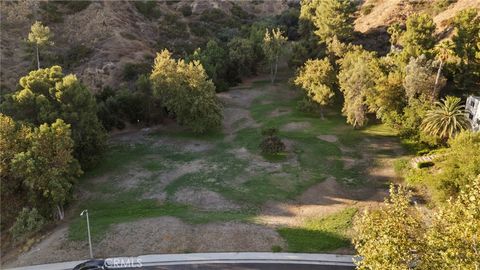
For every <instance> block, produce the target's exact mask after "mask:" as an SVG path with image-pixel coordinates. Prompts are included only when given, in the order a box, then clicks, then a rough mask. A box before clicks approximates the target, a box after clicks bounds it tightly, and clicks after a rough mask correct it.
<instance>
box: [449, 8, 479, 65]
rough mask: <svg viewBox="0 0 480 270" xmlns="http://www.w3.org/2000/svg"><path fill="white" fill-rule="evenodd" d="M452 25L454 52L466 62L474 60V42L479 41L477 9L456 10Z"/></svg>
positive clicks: (475, 50) (475, 51)
mask: <svg viewBox="0 0 480 270" xmlns="http://www.w3.org/2000/svg"><path fill="white" fill-rule="evenodd" d="M453 25H454V26H455V30H456V33H455V35H454V36H453V42H454V43H455V52H456V54H457V55H458V57H460V59H461V60H462V61H463V62H464V63H466V64H469V63H471V62H473V61H475V54H476V53H477V49H476V44H477V43H478V42H480V36H479V33H480V17H479V16H478V11H477V9H475V8H468V9H464V10H462V11H460V12H458V13H457V14H456V15H455V17H454V19H453Z"/></svg>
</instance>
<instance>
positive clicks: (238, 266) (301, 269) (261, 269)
mask: <svg viewBox="0 0 480 270" xmlns="http://www.w3.org/2000/svg"><path fill="white" fill-rule="evenodd" d="M115 269H121V270H139V269H142V270H220V269H228V270H354V269H355V267H354V266H334V265H314V264H280V263H232V264H223V263H219V264H189V265H169V266H149V267H142V268H115Z"/></svg>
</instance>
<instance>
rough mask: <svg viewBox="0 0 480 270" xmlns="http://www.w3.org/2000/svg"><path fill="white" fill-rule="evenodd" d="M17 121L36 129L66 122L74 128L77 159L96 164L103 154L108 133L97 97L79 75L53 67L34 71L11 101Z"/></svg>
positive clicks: (73, 134)
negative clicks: (101, 119) (26, 123)
mask: <svg viewBox="0 0 480 270" xmlns="http://www.w3.org/2000/svg"><path fill="white" fill-rule="evenodd" d="M10 102H11V103H12V104H11V107H12V110H13V115H14V116H15V118H16V119H19V120H23V121H27V122H29V123H32V124H33V125H35V126H38V125H41V124H43V123H49V124H50V123H53V122H55V121H56V120H57V119H63V120H64V121H65V122H66V123H68V124H70V125H71V128H72V138H73V140H74V141H75V157H76V158H77V159H78V160H79V161H80V163H81V164H82V166H89V165H93V164H94V162H95V161H96V160H97V159H98V157H99V155H100V154H101V153H102V151H103V149H104V146H105V140H106V134H105V130H104V129H103V127H102V125H101V124H100V121H99V120H98V117H97V114H96V113H97V108H96V103H95V99H94V97H93V95H92V94H91V93H90V91H89V90H88V89H87V88H86V87H85V86H84V85H83V84H81V83H80V81H78V79H77V77H76V76H75V75H67V76H64V74H63V73H62V68H61V67H59V66H53V67H51V68H44V69H38V70H34V71H31V72H30V73H29V74H28V75H27V76H24V77H22V78H21V79H20V90H18V91H16V92H14V93H13V95H12V98H11V100H10Z"/></svg>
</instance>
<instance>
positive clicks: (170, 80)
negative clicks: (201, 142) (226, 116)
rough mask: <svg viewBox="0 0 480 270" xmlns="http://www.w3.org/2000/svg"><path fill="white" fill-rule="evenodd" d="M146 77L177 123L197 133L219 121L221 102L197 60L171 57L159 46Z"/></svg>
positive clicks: (215, 124) (216, 124)
mask: <svg viewBox="0 0 480 270" xmlns="http://www.w3.org/2000/svg"><path fill="white" fill-rule="evenodd" d="M150 79H151V80H152V84H153V89H154V94H155V95H156V96H157V97H159V98H161V100H162V102H163V104H164V105H165V107H166V108H167V109H168V110H169V111H170V112H171V113H172V114H173V115H174V116H175V117H176V119H177V121H178V123H179V124H181V125H185V126H187V127H189V128H191V129H192V130H193V131H194V132H197V133H202V132H205V131H208V130H211V129H214V128H217V127H218V126H220V125H221V120H222V106H221V104H220V102H219V101H218V99H217V97H216V95H215V86H214V85H213V83H212V81H211V80H209V79H208V77H207V74H206V72H205V70H204V69H203V67H202V65H201V64H200V62H199V61H193V62H190V63H186V62H185V61H184V60H182V59H180V60H175V59H173V58H172V54H171V53H170V52H169V51H168V50H163V51H162V52H160V53H157V57H156V58H155V64H154V67H153V70H152V75H151V76H150Z"/></svg>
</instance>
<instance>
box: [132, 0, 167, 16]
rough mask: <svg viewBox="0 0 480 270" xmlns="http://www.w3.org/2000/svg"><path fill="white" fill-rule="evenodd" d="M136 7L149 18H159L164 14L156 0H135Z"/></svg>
mask: <svg viewBox="0 0 480 270" xmlns="http://www.w3.org/2000/svg"><path fill="white" fill-rule="evenodd" d="M135 8H137V10H138V12H140V13H141V14H142V15H143V16H145V17H147V18H149V19H158V18H160V16H161V15H162V13H161V12H160V10H158V9H157V3H156V1H154V0H147V1H135Z"/></svg>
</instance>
